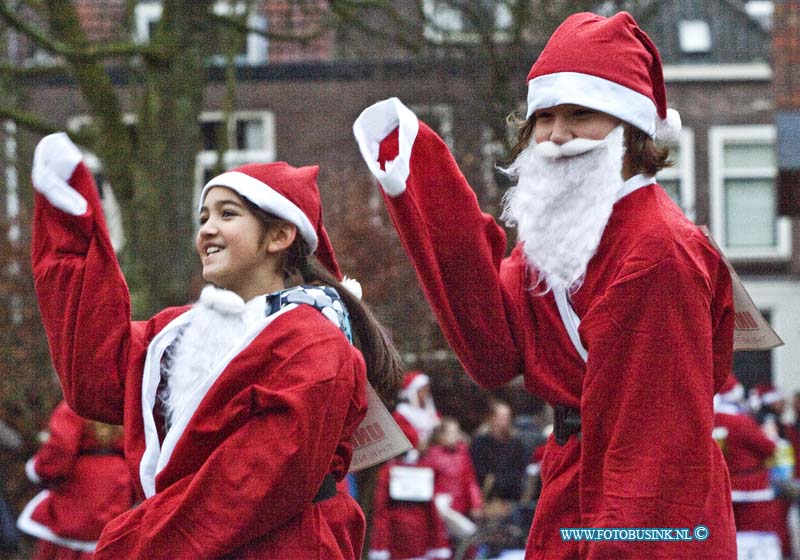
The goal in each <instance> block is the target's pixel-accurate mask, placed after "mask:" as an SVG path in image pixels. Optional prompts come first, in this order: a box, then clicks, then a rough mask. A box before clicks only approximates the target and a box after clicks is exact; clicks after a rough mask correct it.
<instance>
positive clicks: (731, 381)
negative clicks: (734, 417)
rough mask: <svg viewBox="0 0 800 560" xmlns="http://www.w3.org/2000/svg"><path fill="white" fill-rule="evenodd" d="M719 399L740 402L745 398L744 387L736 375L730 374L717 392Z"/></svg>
mask: <svg viewBox="0 0 800 560" xmlns="http://www.w3.org/2000/svg"><path fill="white" fill-rule="evenodd" d="M717 396H718V397H719V400H720V401H722V402H726V403H738V402H741V401H743V400H744V387H743V386H742V384H741V383H739V380H738V379H736V376H734V375H733V374H730V375H729V376H728V378H727V379H726V380H725V383H723V384H722V387H721V388H720V390H719V391H718V392H717Z"/></svg>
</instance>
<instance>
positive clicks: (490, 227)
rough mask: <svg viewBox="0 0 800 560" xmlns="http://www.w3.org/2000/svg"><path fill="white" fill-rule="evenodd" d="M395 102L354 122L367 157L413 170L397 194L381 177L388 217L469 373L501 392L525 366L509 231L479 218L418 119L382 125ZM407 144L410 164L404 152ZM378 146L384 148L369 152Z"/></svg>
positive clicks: (393, 182) (405, 117)
mask: <svg viewBox="0 0 800 560" xmlns="http://www.w3.org/2000/svg"><path fill="white" fill-rule="evenodd" d="M391 103H393V101H392V100H390V101H385V102H383V103H382V104H377V105H376V106H373V107H370V108H368V109H367V110H366V111H364V113H362V116H361V117H359V120H358V121H356V125H355V127H354V129H355V130H357V132H356V137H357V139H358V140H359V143H360V147H361V150H362V154H363V155H364V157H365V158H368V157H369V158H374V160H375V161H377V162H379V164H380V166H381V167H383V168H387V169H388V168H389V167H391V169H393V170H397V169H399V168H401V167H403V166H405V165H408V166H409V173H408V177H407V178H406V179H405V182H404V185H402V189H401V190H402V192H399V193H398V192H397V190H398V180H397V178H396V177H395V178H394V179H386V178H383V179H381V176H380V172H378V173H377V175H378V179H379V180H382V181H383V182H382V183H381V184H382V185H383V187H384V198H385V200H386V204H387V207H388V209H389V214H390V216H391V218H392V221H393V222H394V225H395V227H396V229H397V232H398V234H399V236H400V239H401V241H402V243H403V246H404V248H405V250H406V252H407V253H408V255H409V257H410V259H411V262H412V264H413V266H414V269H415V270H416V273H417V277H418V279H419V282H420V285H421V287H422V290H423V292H424V293H425V296H426V298H427V300H428V302H429V303H430V305H431V307H432V308H433V311H434V313H435V314H436V317H437V320H438V323H439V325H440V326H441V328H442V331H443V332H444V335H445V337H446V338H447V341H448V342H449V344H450V345H451V346H452V348H453V350H454V351H455V352H456V354H457V355H458V357H459V359H460V361H461V363H462V364H463V365H464V368H465V369H466V370H467V372H468V373H469V374H470V375H471V376H472V377H473V378H474V379H475V380H476V381H477V382H478V383H480V384H481V385H483V386H485V387H496V386H500V385H502V384H504V383H507V382H508V381H510V380H511V379H513V378H514V377H516V376H517V375H519V374H520V373H521V367H522V365H521V364H522V357H521V350H520V345H518V344H517V341H516V340H515V338H514V335H513V333H514V332H521V329H519V330H516V331H515V325H517V323H518V321H517V319H516V311H515V307H514V305H513V304H512V299H511V297H510V296H509V294H508V293H506V291H505V289H504V288H503V285H502V284H501V281H500V273H499V270H500V263H501V260H502V258H503V256H504V255H505V252H506V236H505V233H504V231H503V229H502V228H501V227H499V226H498V225H497V224H496V223H495V221H494V219H493V218H492V217H491V216H490V215H488V214H484V213H482V212H481V210H480V207H479V206H478V201H477V198H476V197H475V193H474V192H473V191H472V189H471V188H470V186H469V185H468V184H467V181H466V179H465V178H464V176H463V175H462V173H461V171H460V170H459V168H458V166H457V164H456V162H455V160H454V159H453V156H452V155H451V154H450V152H449V150H448V148H447V145H446V144H445V143H444V142H443V141H442V140H441V138H439V137H438V136H437V135H436V133H434V132H433V131H432V130H431V129H430V128H429V127H428V126H426V125H425V124H424V123H419V125H418V131H417V130H416V123H417V121H416V117H414V116H413V114H412V113H410V112H409V111H408V110H407V109H405V107H402V106H401V108H400V109H398V110H397V112H396V114H389V115H388V116H385V115H384V116H385V120H381V119H382V118H383V116H381V115H380V114H379V113H382V112H383V111H385V110H386V109H387V108H388V107H393V105H392V104H391ZM397 103H399V102H397ZM374 115H378V116H377V117H374V118H373V116H374ZM392 119H394V121H393V120H392ZM398 119H399V120H398ZM392 122H394V123H397V122H399V123H400V126H399V129H395V130H394V132H391V133H390V134H388V136H387V134H386V133H387V132H388V131H391V128H390V126H391V123H392ZM395 126H396V125H395ZM387 129H388V130H387ZM412 133H413V134H412ZM409 135H411V136H413V137H409ZM409 142H410V143H411V152H410V156H409V159H408V160H407V161H406V160H405V155H404V154H405V151H406V150H405V148H404V146H407V144H408V143H409ZM373 145H379V149H378V150H375V151H374V153H371V152H370V146H373ZM372 163H374V162H372V161H369V160H367V164H368V165H370V164H372ZM373 173H376V171H375V170H374V169H373ZM387 185H388V186H387ZM386 192H389V193H392V194H391V196H390V195H388V194H386Z"/></svg>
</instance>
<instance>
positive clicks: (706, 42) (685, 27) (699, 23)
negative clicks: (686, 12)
mask: <svg viewBox="0 0 800 560" xmlns="http://www.w3.org/2000/svg"><path fill="white" fill-rule="evenodd" d="M678 41H679V43H680V45H681V51H683V52H685V53H687V54H691V53H707V52H710V51H711V29H710V28H709V26H708V22H707V21H703V20H701V19H691V20H683V21H681V22H680V23H679V24H678Z"/></svg>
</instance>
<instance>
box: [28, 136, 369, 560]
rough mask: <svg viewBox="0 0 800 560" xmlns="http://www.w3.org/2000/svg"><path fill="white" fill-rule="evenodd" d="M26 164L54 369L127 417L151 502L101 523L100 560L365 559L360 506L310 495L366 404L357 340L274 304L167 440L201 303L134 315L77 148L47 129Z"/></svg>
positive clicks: (339, 472) (73, 402)
mask: <svg viewBox="0 0 800 560" xmlns="http://www.w3.org/2000/svg"><path fill="white" fill-rule="evenodd" d="M46 141H47V142H46ZM34 159H35V162H34V173H33V176H34V184H35V186H36V187H37V190H38V191H39V193H37V195H36V208H35V217H34V231H33V247H32V250H33V270H34V277H35V283H36V290H37V295H38V298H39V306H40V309H41V314H42V320H43V322H44V326H45V330H46V332H47V335H48V338H49V341H50V347H51V353H52V358H53V362H54V364H55V369H56V371H57V372H58V374H59V377H60V379H61V384H62V387H63V390H64V395H65V398H66V400H67V402H68V403H70V406H72V407H73V408H74V410H76V411H77V412H79V413H80V414H82V415H85V416H86V417H90V418H95V419H98V420H101V421H105V422H110V423H117V424H123V423H124V426H125V450H126V457H127V459H128V462H129V466H130V468H131V470H132V471H133V473H135V480H136V483H137V488H138V490H139V492H140V493H141V494H142V496H143V497H145V498H146V499H145V500H144V501H143V502H142V503H141V504H140V505H139V506H138V507H137V508H136V509H134V510H132V511H130V512H128V513H126V514H123V515H122V516H120V517H118V518H116V519H115V520H114V521H112V522H111V523H110V524H109V525H108V526H107V527H106V530H105V531H104V532H103V534H102V536H101V538H100V542H99V543H98V547H97V554H96V558H99V559H103V558H108V559H113V560H119V559H122V558H131V559H134V558H136V559H144V558H147V559H148V560H153V559H159V558H163V559H170V560H174V559H187V560H190V559H191V560H197V559H205V558H208V559H211V558H221V557H228V558H237V559H250V558H259V559H261V558H326V559H329V558H330V559H353V558H358V557H359V556H360V551H361V545H362V544H363V543H362V540H363V528H364V518H363V513H362V512H361V510H360V508H359V507H358V505H357V504H356V502H355V501H354V500H353V499H352V498H351V497H350V496H349V495H347V494H345V493H341V492H340V493H339V494H338V495H336V496H335V497H333V498H330V499H328V500H324V501H322V502H319V503H312V499H313V498H314V496H315V495H316V494H317V492H318V490H319V488H320V485H321V483H322V481H323V478H324V477H325V476H326V475H327V474H328V473H333V474H334V475H335V477H336V479H337V480H338V481H341V480H342V478H343V477H344V475H345V474H346V472H347V470H348V467H349V464H350V458H351V455H352V445H351V444H350V443H349V439H350V436H351V435H352V433H353V431H354V430H355V429H356V427H357V426H358V424H359V422H360V421H361V419H362V418H363V417H364V414H365V412H366V395H365V384H366V375H365V366H364V361H363V358H362V357H361V354H360V353H359V352H358V350H357V349H355V348H354V347H353V346H352V345H351V344H349V343H348V341H347V339H346V337H345V336H344V334H343V333H342V332H341V331H340V330H339V329H338V328H337V327H336V326H335V325H333V324H332V323H331V322H330V321H329V320H328V319H327V318H325V317H324V316H323V315H322V313H320V312H319V311H317V310H316V309H314V308H312V307H311V306H308V305H296V304H291V305H288V306H286V307H283V308H282V309H281V310H280V311H278V312H276V313H273V314H272V315H270V316H268V317H263V318H262V319H261V320H259V321H258V322H257V323H256V325H255V326H254V327H252V328H250V329H249V330H248V332H247V333H246V335H245V336H244V337H243V338H242V339H241V340H240V341H239V343H238V344H237V346H236V347H234V348H233V350H231V351H230V352H229V353H228V354H227V355H226V356H225V357H224V358H223V359H222V360H221V361H220V362H219V363H218V364H216V366H215V368H214V375H213V376H211V378H210V379H207V380H206V381H205V382H204V383H203V384H202V385H201V386H198V387H197V388H196V391H195V393H194V394H193V396H192V399H190V401H189V403H188V406H187V407H186V409H185V410H184V411H182V412H181V413H180V414H178V416H177V417H176V419H175V421H174V424H173V425H172V427H171V428H170V430H169V431H168V432H167V433H166V436H165V437H163V439H162V438H161V437H160V434H159V424H160V419H159V416H160V415H159V414H158V412H159V411H158V408H159V407H160V406H161V405H160V403H157V402H156V401H157V390H158V385H159V382H160V380H161V361H162V357H163V356H164V352H165V350H166V349H167V348H168V347H169V346H170V344H171V343H172V342H173V341H174V340H175V339H176V337H177V335H178V334H179V332H180V329H181V327H182V326H185V325H187V324H189V323H190V322H191V320H192V315H193V313H194V310H193V308H190V307H188V306H187V307H179V308H169V309H166V310H164V311H162V312H161V313H159V314H157V315H156V316H154V317H153V318H152V319H150V320H149V321H143V322H131V320H130V298H129V294H128V290H127V286H126V284H125V281H124V279H123V276H122V274H121V272H120V269H119V266H118V263H117V260H116V256H115V254H114V250H113V249H112V247H111V242H110V240H109V238H108V234H107V231H106V226H105V221H104V218H103V214H102V210H101V206H100V200H99V198H98V195H97V189H96V188H95V185H94V181H93V179H92V175H91V173H90V172H89V169H88V168H87V167H86V166H85V165H84V164H83V163H81V156H80V153H79V152H78V151H77V149H76V148H75V147H74V146H73V145H72V144H71V143H70V142H69V140H68V139H66V137H65V136H63V135H54V136H51V137H48V138H46V139H45V140H43V141H42V143H40V146H39V147H38V148H37V155H36V157H35V158H34ZM64 181H68V182H69V186H71V187H72V188H73V189H74V191H72V190H71V189H65V188H64V186H65V185H63V182H64ZM75 191H77V192H75ZM41 193H44V194H45V196H46V197H47V198H45V196H42V194H41ZM317 196H318V195H317ZM54 204H56V205H57V206H54ZM317 218H318V222H319V223H320V224H321V214H319V216H318V217H317ZM310 219H314V217H311V218H310ZM300 229H301V232H302V228H300ZM339 488H342V486H341V485H339ZM353 529H359V530H360V531H361V533H360V534H358V533H357V532H356V533H354V534H349V531H350V530H353Z"/></svg>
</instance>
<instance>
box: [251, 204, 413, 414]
mask: <svg viewBox="0 0 800 560" xmlns="http://www.w3.org/2000/svg"><path fill="white" fill-rule="evenodd" d="M242 200H243V201H244V202H245V204H246V205H247V207H248V208H250V210H251V211H252V212H253V213H254V214H255V215H256V217H257V218H258V219H259V221H260V222H261V224H262V225H263V227H264V231H265V232H267V231H269V230H270V229H271V228H273V227H274V226H276V225H277V224H279V223H286V220H283V219H282V218H278V217H276V216H273V215H271V214H269V213H267V212H264V210H262V209H261V208H259V207H258V206H256V205H255V204H253V203H252V202H250V201H249V200H247V199H246V198H242ZM278 267H279V270H278V272H280V273H282V274H283V279H284V281H285V283H286V287H288V288H290V287H294V286H298V285H300V284H316V285H320V284H324V285H326V286H330V287H332V288H334V289H335V290H336V291H337V293H338V294H339V297H341V298H342V301H344V305H345V307H346V308H347V311H348V313H349V314H350V324H351V326H352V328H353V334H354V338H355V343H356V346H357V347H358V349H359V350H361V354H362V355H363V356H364V361H365V362H366V365H367V379H368V380H369V382H370V385H372V387H373V388H374V389H375V392H377V393H378V395H379V396H380V397H381V400H383V402H384V403H386V404H387V406H391V405H393V404H394V401H395V398H396V396H397V392H398V391H399V389H400V385H401V383H402V378H403V364H402V362H401V360H400V355H399V354H398V352H397V349H396V348H395V347H394V344H393V343H392V341H391V338H390V336H389V333H388V332H387V331H386V329H385V328H384V327H383V326H382V325H381V324H380V322H379V321H378V319H377V318H376V317H375V315H374V314H373V313H372V310H370V308H369V307H368V306H367V305H366V304H365V303H364V302H363V301H361V300H360V299H358V298H357V297H356V296H355V295H353V294H352V292H350V290H348V289H347V288H345V287H344V286H342V284H341V282H339V280H338V279H337V278H336V277H335V276H333V274H331V273H330V272H329V271H328V270H327V269H326V268H325V267H324V266H322V265H321V264H320V263H319V262H318V261H317V259H316V257H314V255H312V254H311V251H310V250H309V247H308V244H307V243H306V242H305V240H304V239H303V238H302V237H301V236H300V234H299V233H298V234H297V237H296V238H295V240H294V243H292V245H291V246H290V247H289V249H287V250H286V251H284V253H283V255H282V259H281V260H280V262H279V265H278Z"/></svg>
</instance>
